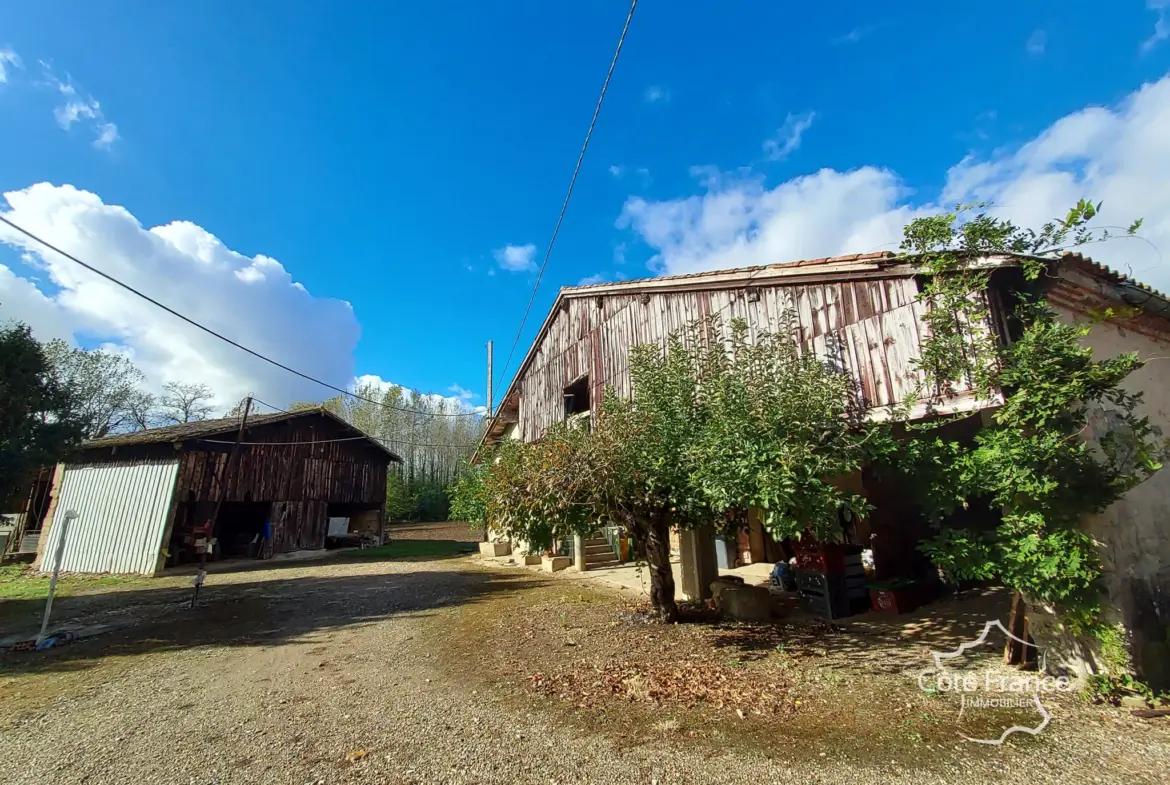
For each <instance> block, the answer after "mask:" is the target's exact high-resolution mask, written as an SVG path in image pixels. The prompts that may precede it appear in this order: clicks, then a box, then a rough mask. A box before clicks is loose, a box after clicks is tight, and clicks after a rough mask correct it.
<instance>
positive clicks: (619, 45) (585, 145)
mask: <svg viewBox="0 0 1170 785" xmlns="http://www.w3.org/2000/svg"><path fill="white" fill-rule="evenodd" d="M637 7H638V0H632V2H631V3H630V12H629V13H628V14H626V23H625V24H624V25H623V26H622V34H621V36H620V37H619V38H618V42H617V48H616V49H615V50H614V53H613V59H612V60H611V61H610V63H609V71H607V72H606V74H605V81H604V82H602V84H601V94H600V95H599V96H598V97H597V105H596V106H595V107H594V108H593V119H592V120H590V121H589V130H587V131H586V132H585V142H584V143H583V144H582V145H581V152H580V153H578V154H577V165H576V166H575V167H574V168H573V176H572V177H571V178H570V179H569V189H568V191H566V192H565V200H564V201H563V202H562V203H561V212H560V215H558V216H557V223H556V226H554V227H553V233H552V237H551V238H550V239H549V241H548V248H547V249H546V250H545V252H544V260H543V261H542V262H541V264H540V271H539V272H537V274H536V283H534V284H533V286H532V294H531V295H530V296H529V297H528V305H527V306H526V307H525V308H524V316H523V317H522V318H521V319H520V328H519V329H518V330H516V337H515V338H514V339H512V348H510V349H509V350H508V359H506V360H505V361H504V369H503V370H502V371H500V375H499V378H500V379H501V380H502V379H504V378H506V377H507V375H508V368H509V366H511V364H512V355H513V354H514V353H515V352H516V345H517V344H518V343H519V342H520V336H521V334H522V333H523V332H524V325H525V324H527V323H528V314H529V313H530V312H531V311H532V303H533V301H534V300H535V299H536V292H537V290H539V289H540V281H541V279H542V278H544V270H545V268H546V267H548V259H549V257H550V256H551V255H552V250H553V245H555V244H556V241H557V235H559V234H560V232H561V224H562V223H564V220H565V212H566V211H567V210H568V209H569V200H570V199H571V198H572V196H573V188H574V187H575V186H576V185H577V175H578V174H580V172H581V163H582V161H584V160H585V151H586V150H587V149H589V140H590V139H591V138H592V137H593V129H594V127H595V126H596V125H597V117H598V115H600V114H601V104H602V103H603V102H604V101H605V94H606V92H607V91H608V90H609V82H610V79H612V78H613V72H614V68H616V67H617V61H618V56H619V55H620V54H621V53H622V46H623V45H624V44H625V42H626V32H627V31H628V30H629V29H630V21H631V20H632V19H633V18H634V9H635V8H637Z"/></svg>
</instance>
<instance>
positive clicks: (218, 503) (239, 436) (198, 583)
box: [191, 395, 252, 608]
mask: <svg viewBox="0 0 1170 785" xmlns="http://www.w3.org/2000/svg"><path fill="white" fill-rule="evenodd" d="M251 411H252V396H251V395H249V396H248V398H247V400H245V401H244V416H243V417H241V418H240V430H239V431H238V432H237V433H236V443H235V444H233V445H232V451H231V452H229V453H228V457H227V460H226V461H224V465H223V471H222V472H220V475H219V496H218V497H216V500H215V510H214V511H213V512H212V513H211V520H210V521H209V524H210V525H209V526H207V532H206V537H205V539H204V543H203V553H201V554H200V555H199V572H198V574H196V576H195V591H194V593H193V594H192V595H191V607H192V608H194V607H195V603H196V602H197V601H198V600H199V590H200V589H201V588H203V581H204V580H205V579H206V578H207V551H209V550H210V549H211V541H212V540H213V539H214V537H213V536H212V535H214V534H215V524H216V521H217V520H218V518H219V510H220V507H222V506H223V497H224V496H226V495H227V487H226V486H225V485H224V482H225V480H226V478H227V473H228V472H229V471H230V470H231V468H232V461H233V460H234V459H235V457H236V452H237V451H238V450H239V449H240V442H241V441H243V440H244V428H245V427H247V425H248V413H249V412H251Z"/></svg>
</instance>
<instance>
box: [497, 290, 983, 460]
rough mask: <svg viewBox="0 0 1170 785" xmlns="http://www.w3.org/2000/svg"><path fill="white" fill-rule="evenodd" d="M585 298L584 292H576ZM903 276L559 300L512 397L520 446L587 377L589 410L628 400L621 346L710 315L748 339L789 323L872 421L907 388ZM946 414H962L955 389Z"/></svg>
mask: <svg viewBox="0 0 1170 785" xmlns="http://www.w3.org/2000/svg"><path fill="white" fill-rule="evenodd" d="M582 294H584V293H582ZM917 295H918V290H917V286H916V284H915V281H914V279H913V278H912V277H908V276H898V277H889V276H887V277H871V278H860V279H858V278H854V279H853V280H836V281H832V280H830V281H824V280H821V281H817V282H815V283H814V282H806V283H799V282H791V281H789V282H785V283H783V284H780V283H760V284H757V285H753V286H752V287H751V288H746V287H740V288H723V289H700V290H678V289H676V290H668V291H659V292H653V291H651V292H638V291H632V292H621V293H617V292H615V293H613V294H606V293H605V290H604V289H599V290H598V291H597V294H596V295H593V294H592V293H590V294H586V295H585V296H580V295H577V294H576V293H575V294H574V296H571V297H567V298H565V299H564V300H563V301H562V305H563V307H561V308H560V309H559V311H558V312H557V313H556V314H554V315H553V318H552V321H551V322H550V324H549V329H548V332H547V333H546V334H545V336H544V337H543V339H542V340H541V341H540V343H539V345H538V346H537V347H536V350H535V352H534V354H533V356H532V358H531V361H530V362H529V364H528V365H527V366H526V367H525V368H524V370H523V372H522V374H521V377H520V380H519V384H518V389H519V392H520V411H519V426H520V434H521V438H522V439H524V440H525V441H531V440H534V439H538V438H540V436H541V434H543V433H544V431H545V430H546V429H547V428H548V427H549V426H550V425H551V424H553V423H555V422H559V421H561V420H563V419H564V403H563V397H562V396H563V393H564V389H565V387H567V386H568V385H569V384H571V383H572V382H574V381H576V380H577V379H580V378H581V377H582V376H583V375H585V374H588V375H589V380H590V404H591V406H593V407H596V406H597V403H598V402H599V401H600V399H601V397H602V394H603V392H604V390H605V389H606V388H607V387H608V388H610V389H612V390H613V391H614V392H616V393H617V394H619V395H623V396H625V395H629V393H630V373H629V354H630V347H631V346H635V345H638V344H647V343H657V344H660V345H662V344H664V343H665V340H666V338H667V336H669V335H670V333H672V332H675V331H678V330H682V329H685V328H686V327H687V325H689V324H691V323H693V322H694V321H696V320H699V319H703V318H705V317H707V316H708V315H711V314H718V315H719V316H720V317H721V320H722V324H723V329H724V330H725V331H727V332H729V331H730V323H731V321H732V320H733V319H737V318H742V319H744V320H746V321H747V323H748V325H749V329H750V335H751V336H752V337H754V336H755V335H756V334H757V333H759V332H760V331H764V330H767V331H777V330H779V329H780V328H781V325H782V320H783V319H784V316H785V314H786V313H791V314H793V315H794V316H795V319H796V322H797V324H798V330H799V340H800V341H801V343H802V344H804V345H805V346H806V347H808V348H811V350H812V351H813V352H815V353H816V354H817V355H818V356H820V357H824V358H825V359H826V360H827V361H829V362H831V363H833V364H834V365H835V366H837V367H838V368H841V369H842V370H843V371H844V372H846V373H848V374H849V375H851V376H852V377H853V379H854V380H855V385H856V392H857V395H858V396H859V398H860V399H861V401H862V402H863V403H864V405H865V406H866V407H867V408H869V409H870V410H872V411H874V412H877V411H880V410H881V409H883V408H884V407H886V406H889V405H890V404H893V403H900V402H901V401H902V400H903V399H904V398H905V396H906V394H907V393H910V392H912V391H914V390H915V389H916V387H917V386H918V383H919V380H920V376H921V375H920V374H919V373H917V372H916V371H915V370H914V368H913V363H912V360H913V359H914V358H916V357H918V356H919V344H920V340H921V331H922V330H923V329H924V328H923V327H922V318H921V317H922V309H923V305H922V304H920V303H919V302H918V301H917ZM958 392H959V393H960V395H959V396H957V397H956V398H955V399H953V405H952V406H951V407H950V410H951V411H954V410H959V409H964V408H970V407H971V406H972V405H973V402H971V403H970V405H969V404H968V403H965V402H964V394H965V393H966V392H968V391H966V390H963V389H960V390H958Z"/></svg>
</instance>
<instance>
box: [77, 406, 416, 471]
mask: <svg viewBox="0 0 1170 785" xmlns="http://www.w3.org/2000/svg"><path fill="white" fill-rule="evenodd" d="M314 414H320V415H324V416H325V417H327V418H329V419H331V420H333V421H334V422H336V423H338V424H339V425H341V426H342V427H344V428H346V429H348V430H349V431H352V432H353V433H354V435H355V436H361V437H365V439H366V440H367V441H368V442H369V443H370V444H371V445H373V446H374V447H376V448H378V449H379V450H381V451H382V452H384V453H386V454H387V455H389V456H390V458H391V460H394V461H397V462H398V463H402V458H401V457H400V456H399V455H398V454H397V453H395V452H393V451H391V450H388V449H387V448H386V447H385V445H383V444H382V443H381V442H379V441H378V440H377V439H375V438H374V437H373V436H370V435H369V434H368V433H366V432H365V431H363V430H361V429H360V428H357V427H356V426H354V425H351V424H350V423H348V422H346V421H345V420H343V419H342V418H340V417H338V416H337V415H336V414H334V413H333V412H331V411H329V410H328V409H324V408H316V409H304V410H302V411H296V412H276V413H272V414H253V415H249V416H248V424H247V427H248V428H252V427H254V426H260V425H270V424H272V423H276V422H282V421H285V420H292V419H295V418H297V417H307V416H309V415H314ZM239 429H240V418H239V417H221V418H218V419H214V420H199V421H198V422H186V423H179V424H177V425H165V426H163V427H161V428H147V429H146V430H142V431H132V432H131V433H119V434H114V435H113V436H104V437H102V438H100V439H92V440H90V441H88V442H84V443H82V444H81V446H80V447H79V448H78V449H81V450H98V449H104V448H106V447H129V446H131V445H137V444H164V443H175V442H186V441H191V440H194V439H207V438H211V437H213V436H232V437H234V436H235V434H236V432H238V431H239Z"/></svg>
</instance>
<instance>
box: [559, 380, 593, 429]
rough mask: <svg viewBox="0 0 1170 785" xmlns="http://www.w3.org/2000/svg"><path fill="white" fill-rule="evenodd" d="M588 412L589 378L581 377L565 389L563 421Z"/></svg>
mask: <svg viewBox="0 0 1170 785" xmlns="http://www.w3.org/2000/svg"><path fill="white" fill-rule="evenodd" d="M588 411H589V377H588V376H582V377H581V378H580V379H578V380H577V381H575V382H573V383H572V384H570V385H569V386H568V387H566V388H565V419H566V420H567V419H568V418H570V417H572V416H573V415H574V414H584V413H587V412H588Z"/></svg>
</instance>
